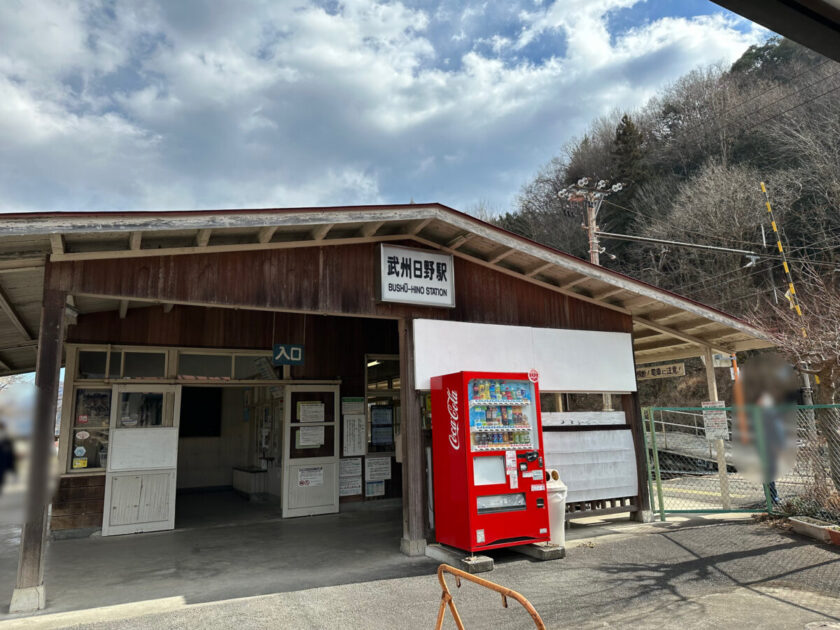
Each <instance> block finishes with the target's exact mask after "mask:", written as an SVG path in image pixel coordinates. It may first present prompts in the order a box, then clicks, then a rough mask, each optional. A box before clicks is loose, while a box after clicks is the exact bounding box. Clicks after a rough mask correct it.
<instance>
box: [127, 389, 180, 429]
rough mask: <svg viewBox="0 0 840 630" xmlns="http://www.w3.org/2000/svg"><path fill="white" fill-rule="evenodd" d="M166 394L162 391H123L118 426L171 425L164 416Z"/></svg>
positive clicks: (128, 427)
mask: <svg viewBox="0 0 840 630" xmlns="http://www.w3.org/2000/svg"><path fill="white" fill-rule="evenodd" d="M163 398H164V394H163V393H160V392H122V393H121V394H120V401H119V405H120V406H119V408H118V409H117V425H116V426H117V428H120V429H130V428H140V427H161V426H164V422H166V426H169V424H170V423H169V422H168V418H164V416H163Z"/></svg>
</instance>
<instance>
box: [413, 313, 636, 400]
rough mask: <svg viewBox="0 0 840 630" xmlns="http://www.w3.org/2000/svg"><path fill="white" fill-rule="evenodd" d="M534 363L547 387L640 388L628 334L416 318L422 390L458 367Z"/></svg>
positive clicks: (508, 368)
mask: <svg viewBox="0 0 840 630" xmlns="http://www.w3.org/2000/svg"><path fill="white" fill-rule="evenodd" d="M531 368H536V369H537V371H539V373H540V389H541V390H542V391H555V392H631V391H635V390H636V373H635V368H634V365H633V346H632V340H631V337H630V335H629V334H627V333H611V332H597V331H589V330H567V329H559V328H530V327H527V326H499V325H495V324H472V323H468V322H448V321H439V320H429V319H418V320H415V321H414V374H415V387H416V388H417V389H429V388H430V379H431V378H432V377H433V376H441V375H443V374H451V373H453V372H461V371H485V372H527V371H528V370H530V369H531Z"/></svg>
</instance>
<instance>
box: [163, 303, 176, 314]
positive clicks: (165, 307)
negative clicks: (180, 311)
mask: <svg viewBox="0 0 840 630" xmlns="http://www.w3.org/2000/svg"><path fill="white" fill-rule="evenodd" d="M173 306H175V303H174V302H164V303H163V312H164V313H171V312H172V307H173Z"/></svg>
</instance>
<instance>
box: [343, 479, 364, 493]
mask: <svg viewBox="0 0 840 630" xmlns="http://www.w3.org/2000/svg"><path fill="white" fill-rule="evenodd" d="M358 494H362V478H361V477H340V478H339V479H338V496H340V497H352V496H356V495H358Z"/></svg>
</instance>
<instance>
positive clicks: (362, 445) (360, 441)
mask: <svg viewBox="0 0 840 630" xmlns="http://www.w3.org/2000/svg"><path fill="white" fill-rule="evenodd" d="M365 428H366V427H365V416H364V414H349V415H346V416H344V448H343V450H342V455H344V456H345V457H352V456H355V455H364V454H365V450H366V447H367V440H366V439H365Z"/></svg>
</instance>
